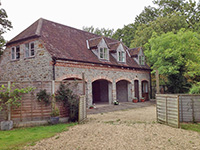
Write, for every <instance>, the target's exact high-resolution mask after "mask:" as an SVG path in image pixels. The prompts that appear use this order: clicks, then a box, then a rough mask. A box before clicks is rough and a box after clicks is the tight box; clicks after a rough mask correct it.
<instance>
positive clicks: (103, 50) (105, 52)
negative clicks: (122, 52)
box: [99, 47, 108, 60]
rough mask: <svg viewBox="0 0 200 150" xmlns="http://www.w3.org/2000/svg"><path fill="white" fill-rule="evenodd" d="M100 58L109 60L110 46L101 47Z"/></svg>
mask: <svg viewBox="0 0 200 150" xmlns="http://www.w3.org/2000/svg"><path fill="white" fill-rule="evenodd" d="M99 58H100V59H106V60H108V48H107V47H100V48H99Z"/></svg>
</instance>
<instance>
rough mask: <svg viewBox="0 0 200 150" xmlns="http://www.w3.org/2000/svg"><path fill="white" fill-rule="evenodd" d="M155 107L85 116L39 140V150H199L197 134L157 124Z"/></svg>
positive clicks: (199, 143)
mask: <svg viewBox="0 0 200 150" xmlns="http://www.w3.org/2000/svg"><path fill="white" fill-rule="evenodd" d="M155 112H156V110H155V106H153V105H151V106H148V107H142V108H134V109H130V110H124V111H116V112H109V113H100V114H91V115H88V121H87V122H86V123H85V124H81V125H77V126H74V127H71V128H70V129H69V131H66V132H63V133H61V134H58V135H56V136H55V137H52V138H49V139H45V140H42V141H40V142H38V143H37V144H36V145H35V146H33V147H29V149H38V150H192V149H195V150H197V149H198V150H199V149H200V134H199V133H197V132H193V131H186V130H183V129H176V128H172V127H168V126H166V125H161V124H157V123H156V118H155V116H156V113H155Z"/></svg>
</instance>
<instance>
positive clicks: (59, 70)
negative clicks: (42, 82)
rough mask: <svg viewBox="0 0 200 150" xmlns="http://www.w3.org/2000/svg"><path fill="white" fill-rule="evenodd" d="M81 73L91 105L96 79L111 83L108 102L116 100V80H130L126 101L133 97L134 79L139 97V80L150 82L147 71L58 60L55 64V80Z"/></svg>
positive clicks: (78, 75)
mask: <svg viewBox="0 0 200 150" xmlns="http://www.w3.org/2000/svg"><path fill="white" fill-rule="evenodd" d="M82 73H84V74H85V80H86V82H87V87H86V90H87V93H86V94H87V95H86V97H87V100H88V105H92V103H93V102H92V82H94V81H96V80H100V79H104V80H107V81H109V83H111V84H112V85H111V86H112V87H109V93H108V94H109V97H110V95H112V98H109V103H112V102H113V101H114V100H116V83H117V82H118V81H121V80H126V81H128V82H130V84H131V85H128V89H130V91H131V93H129V96H128V101H131V100H132V98H133V97H134V80H138V81H139V91H140V93H139V94H140V97H142V93H141V88H142V86H141V82H142V81H143V80H146V81H148V83H150V76H149V72H148V71H138V70H130V69H123V68H113V67H106V66H102V65H94V64H82V63H77V62H76V63H73V62H67V61H58V62H57V64H56V80H60V81H62V80H63V79H67V78H72V77H73V78H78V79H82ZM109 86H110V85H109ZM149 87H150V86H149ZM149 91H150V88H149ZM130 95H131V96H130Z"/></svg>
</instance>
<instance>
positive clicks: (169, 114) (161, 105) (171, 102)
mask: <svg viewBox="0 0 200 150" xmlns="http://www.w3.org/2000/svg"><path fill="white" fill-rule="evenodd" d="M156 112H157V121H158V122H159V123H164V124H167V125H169V126H173V127H177V128H179V127H180V125H179V100H178V95H172V94H171V95H170V94H156Z"/></svg>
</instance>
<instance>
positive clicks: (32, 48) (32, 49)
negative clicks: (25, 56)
mask: <svg viewBox="0 0 200 150" xmlns="http://www.w3.org/2000/svg"><path fill="white" fill-rule="evenodd" d="M34 55H35V50H34V43H31V56H34Z"/></svg>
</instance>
